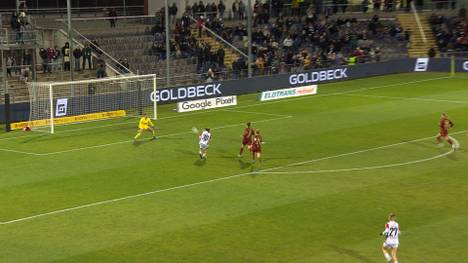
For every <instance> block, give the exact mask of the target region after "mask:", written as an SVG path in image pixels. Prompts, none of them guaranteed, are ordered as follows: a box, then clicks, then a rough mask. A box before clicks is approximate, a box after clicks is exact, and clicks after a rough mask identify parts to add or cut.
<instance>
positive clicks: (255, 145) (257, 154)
mask: <svg viewBox="0 0 468 263" xmlns="http://www.w3.org/2000/svg"><path fill="white" fill-rule="evenodd" d="M262 143H263V138H262V136H261V135H260V131H259V130H256V131H255V135H254V136H253V139H252V160H253V161H255V159H258V160H259V161H260V162H261V161H262V159H261V158H262Z"/></svg>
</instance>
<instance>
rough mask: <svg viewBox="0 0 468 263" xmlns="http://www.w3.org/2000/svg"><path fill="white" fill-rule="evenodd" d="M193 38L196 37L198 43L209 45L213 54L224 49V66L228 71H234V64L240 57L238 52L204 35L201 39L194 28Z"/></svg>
mask: <svg viewBox="0 0 468 263" xmlns="http://www.w3.org/2000/svg"><path fill="white" fill-rule="evenodd" d="M192 36H194V37H195V38H196V39H197V41H200V42H204V43H208V44H209V45H210V46H211V51H212V52H217V51H218V49H219V48H221V47H222V48H224V65H225V67H226V68H228V69H232V63H233V62H234V61H235V60H236V59H237V58H238V57H239V55H238V54H237V52H236V51H234V50H233V49H232V48H231V47H227V46H225V45H223V44H222V43H220V42H219V41H217V39H216V38H214V37H211V36H209V35H207V34H206V33H203V34H202V36H201V37H198V29H197V28H192Z"/></svg>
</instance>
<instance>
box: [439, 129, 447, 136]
mask: <svg viewBox="0 0 468 263" xmlns="http://www.w3.org/2000/svg"><path fill="white" fill-rule="evenodd" d="M439 133H440V136H442V137H447V136H448V130H440V132H439Z"/></svg>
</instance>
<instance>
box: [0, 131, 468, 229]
mask: <svg viewBox="0 0 468 263" xmlns="http://www.w3.org/2000/svg"><path fill="white" fill-rule="evenodd" d="M466 132H468V130H463V131H459V132H454V133H452V134H461V133H466ZM433 137H434V136H430V137H424V138H419V139H414V140H410V141H406V142H401V143H394V144H388V145H384V146H379V147H374V148H368V149H365V150H359V151H354V152H349V153H343V154H337V155H332V156H328V157H322V158H318V159H312V160H308V161H303V162H297V163H291V164H288V165H282V166H276V167H271V168H267V169H262V170H260V171H252V172H246V173H240V174H234V175H229V176H225V177H220V178H216V179H211V180H206V181H201V182H196V183H191V184H185V185H179V186H174V187H169V188H165V189H158V190H154V191H150V192H146V193H141V194H135V195H128V196H124V197H120V198H115V199H109V200H104V201H99V202H95V203H89V204H85V205H80V206H74V207H70V208H65V209H59V210H55V211H51V212H46V213H42V214H37V215H32V216H28V217H23V218H18V219H13V220H9V221H4V222H0V225H8V224H13V223H18V222H22V221H28V220H32V219H35V218H40V217H45V216H51V215H56V214H62V213H66V212H70V211H75V210H80V209H84V208H89V207H95V206H100V205H105V204H111V203H116V202H120V201H125V200H129V199H135V198H138V197H142V196H148V195H153V194H157V193H163V192H169V191H173V190H178V189H184V188H190V187H193V186H197V185H204V184H209V183H213V182H218V181H225V180H230V179H233V178H237V177H242V176H245V175H251V174H256V173H261V172H268V171H274V170H280V169H284V168H287V167H291V166H295V165H301V164H305V163H311V162H318V161H321V160H328V159H333V158H339V157H342V156H347V155H353V154H359V153H363V152H369V151H375V150H378V149H384V148H388V147H393V146H397V145H401V144H405V143H412V142H418V141H423V140H427V139H430V138H433Z"/></svg>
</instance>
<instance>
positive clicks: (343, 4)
mask: <svg viewBox="0 0 468 263" xmlns="http://www.w3.org/2000/svg"><path fill="white" fill-rule="evenodd" d="M339 3H340V6H341V12H343V13H346V9H347V8H348V0H340V1H339Z"/></svg>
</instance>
